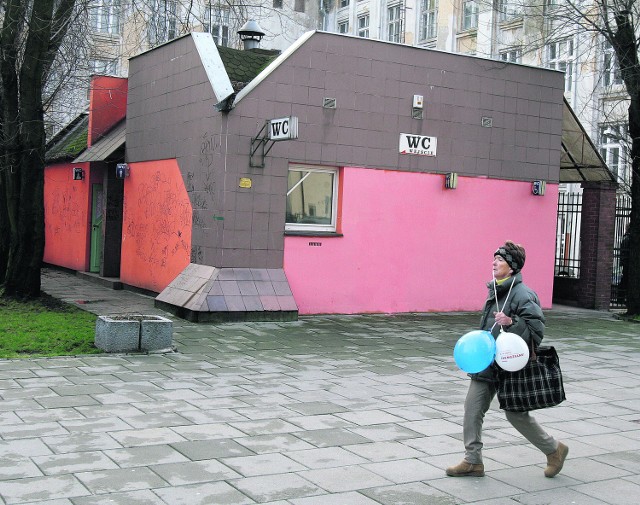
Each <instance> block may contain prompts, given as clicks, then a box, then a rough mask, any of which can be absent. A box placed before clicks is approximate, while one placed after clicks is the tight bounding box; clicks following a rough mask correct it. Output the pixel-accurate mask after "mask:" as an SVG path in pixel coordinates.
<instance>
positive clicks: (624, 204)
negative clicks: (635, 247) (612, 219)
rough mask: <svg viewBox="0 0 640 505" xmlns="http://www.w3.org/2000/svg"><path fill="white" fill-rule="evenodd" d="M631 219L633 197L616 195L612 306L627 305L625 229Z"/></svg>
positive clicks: (626, 245)
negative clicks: (624, 275)
mask: <svg viewBox="0 0 640 505" xmlns="http://www.w3.org/2000/svg"><path fill="white" fill-rule="evenodd" d="M630 221H631V197H630V196H628V195H618V196H617V197H616V226H615V232H614V233H615V234H614V240H613V276H612V279H611V308H618V309H621V308H624V307H625V306H626V303H627V301H626V295H627V293H626V287H625V286H624V277H623V274H624V265H623V263H624V257H625V254H627V255H628V253H629V250H628V239H627V240H626V241H625V243H623V238H624V234H625V231H626V230H627V227H628V225H629V222H630ZM625 247H626V250H625Z"/></svg>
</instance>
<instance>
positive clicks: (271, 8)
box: [47, 0, 325, 136]
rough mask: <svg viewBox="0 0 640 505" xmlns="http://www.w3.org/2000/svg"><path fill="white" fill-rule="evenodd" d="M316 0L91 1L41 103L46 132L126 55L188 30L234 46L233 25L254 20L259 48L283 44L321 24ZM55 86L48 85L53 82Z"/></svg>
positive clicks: (237, 43) (125, 68)
mask: <svg viewBox="0 0 640 505" xmlns="http://www.w3.org/2000/svg"><path fill="white" fill-rule="evenodd" d="M324 15H325V12H324V10H322V9H321V0H242V1H240V0H93V1H92V2H88V5H87V6H86V10H85V11H84V12H83V13H81V14H80V15H79V17H78V26H79V27H80V28H79V31H80V32H83V31H86V33H88V36H87V37H78V40H79V39H80V38H84V39H86V40H87V42H88V43H87V44H86V46H83V47H78V46H76V45H72V46H70V47H69V48H68V49H67V51H68V52H69V53H70V54H72V55H73V56H74V57H75V58H76V61H75V63H74V65H73V73H72V75H70V76H69V75H65V76H64V78H63V79H62V80H63V81H64V83H65V85H64V91H62V92H59V93H57V98H56V99H55V100H54V101H53V102H52V103H51V104H50V105H48V108H47V132H48V134H49V136H51V135H53V134H54V133H55V132H57V131H59V130H60V129H61V128H62V127H64V126H65V125H66V124H68V123H69V121H71V120H72V119H73V118H75V117H76V115H77V114H78V113H80V112H82V111H84V110H85V109H86V108H87V107H88V105H89V83H90V78H91V76H92V75H108V76H116V77H127V76H128V72H129V59H130V58H131V57H133V56H136V55H138V54H140V53H143V52H145V51H147V50H149V49H151V48H153V47H157V46H159V45H161V44H164V43H166V42H168V41H170V40H173V39H175V38H177V37H180V36H182V35H184V34H186V33H189V32H210V33H211V34H212V35H213V39H214V41H215V43H216V44H217V45H218V46H225V47H232V48H240V47H241V45H242V43H241V40H240V37H239V35H238V30H239V29H240V28H241V27H242V26H243V25H244V24H245V23H246V22H247V21H249V20H253V21H256V22H257V23H258V24H259V26H260V28H261V29H262V31H263V32H264V37H263V41H262V47H263V48H265V49H269V50H273V51H283V50H285V49H286V48H288V47H289V46H290V45H291V44H292V43H293V42H294V41H295V40H297V39H298V38H299V37H300V36H301V35H302V34H303V33H305V32H307V31H311V30H316V29H318V28H320V27H322V26H323V24H324V22H323V20H322V18H323V17H324ZM55 86H57V84H56V85H54V86H53V87H55Z"/></svg>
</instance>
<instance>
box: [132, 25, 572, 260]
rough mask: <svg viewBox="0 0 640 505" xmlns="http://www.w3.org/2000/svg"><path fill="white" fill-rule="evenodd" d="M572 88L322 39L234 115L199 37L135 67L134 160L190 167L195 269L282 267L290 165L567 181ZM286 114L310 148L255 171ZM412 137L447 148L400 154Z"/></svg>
mask: <svg viewBox="0 0 640 505" xmlns="http://www.w3.org/2000/svg"><path fill="white" fill-rule="evenodd" d="M563 83H564V79H563V75H562V74H561V73H560V72H555V71H550V70H543V69H538V68H532V67H531V68H530V67H526V66H521V65H512V64H506V63H502V62H498V61H489V60H482V59H479V58H473V57H468V56H463V55H456V54H450V53H444V52H437V51H429V50H424V49H419V48H415V47H410V46H402V45H399V44H390V43H384V42H380V41H373V40H368V39H359V38H355V37H343V36H340V35H337V34H328V33H315V34H313V35H312V36H311V38H310V39H309V40H307V42H306V43H304V44H303V45H302V46H301V47H300V48H299V49H298V50H297V51H296V52H294V53H293V54H292V55H291V56H290V57H289V58H288V59H287V60H285V62H284V63H283V64H282V65H280V66H279V67H278V68H277V69H275V71H273V72H272V73H271V74H270V75H269V76H267V77H266V78H265V79H264V80H263V81H262V82H260V83H259V84H258V85H257V86H256V87H255V88H254V89H253V90H252V91H251V92H250V93H249V94H247V95H246V96H245V97H244V98H242V99H241V100H240V101H238V102H237V104H236V106H235V108H234V109H233V110H231V111H230V112H229V113H228V114H223V113H219V112H216V111H215V110H214V104H215V103H216V98H215V96H214V94H213V91H212V89H211V86H210V85H209V83H208V81H207V78H206V74H205V72H204V70H203V69H202V67H201V64H200V62H199V59H198V55H197V51H196V50H195V47H194V44H193V40H192V39H191V37H190V36H186V37H183V38H180V39H177V40H175V41H173V42H171V43H169V44H165V45H164V46H161V47H159V48H157V49H155V50H153V51H150V52H148V53H145V54H143V55H141V56H139V57H136V58H133V59H132V60H131V64H130V80H129V112H128V116H127V159H128V161H129V162H135V161H147V160H153V159H161V158H174V157H175V158H177V159H178V163H179V166H180V169H181V170H182V173H183V176H184V177H185V181H186V182H185V184H186V187H187V191H188V192H189V195H190V197H191V200H192V204H193V208H194V213H193V217H194V221H193V222H194V227H193V249H194V251H193V252H194V254H193V261H194V262H196V263H201V264H206V265H211V266H216V267H221V268H222V267H226V268H232V267H251V268H282V264H283V251H284V236H283V232H284V221H285V198H286V197H285V194H286V188H287V170H288V163H289V162H297V163H310V164H318V165H326V166H346V165H351V166H364V167H369V168H373V169H388V170H407V171H420V172H440V173H445V172H451V171H453V172H458V173H459V174H461V175H471V176H486V177H495V178H506V179H515V180H527V181H531V180H535V179H544V180H547V181H552V182H553V181H558V178H559V166H560V145H561V134H562V106H563V101H562V95H563ZM414 94H419V95H423V96H424V104H425V106H424V119H422V120H417V119H412V117H411V106H412V99H413V95H414ZM324 97H331V98H335V99H336V100H337V108H336V109H335V110H332V109H323V108H322V99H323V98H324ZM286 116H297V117H298V119H299V139H298V140H293V141H286V142H279V143H277V144H276V145H275V146H274V147H273V149H272V150H271V152H270V153H269V156H268V157H267V159H266V160H265V167H264V168H252V167H250V166H249V149H250V145H251V138H252V137H255V136H256V135H257V133H258V131H259V130H260V128H261V127H262V126H263V124H264V122H265V121H266V120H268V119H273V118H278V117H286ZM483 116H487V117H491V118H492V120H493V127H492V128H483V127H482V126H481V118H482V117H483ZM400 133H413V134H418V135H432V136H435V137H437V138H438V151H437V157H425V156H412V155H400V154H399V152H398V151H399V149H398V144H399V136H400ZM203 149H204V150H205V152H204V153H203ZM207 149H209V150H208V151H207ZM241 177H246V178H250V179H251V181H252V187H251V188H250V189H247V188H240V187H239V185H238V183H239V179H240V178H241Z"/></svg>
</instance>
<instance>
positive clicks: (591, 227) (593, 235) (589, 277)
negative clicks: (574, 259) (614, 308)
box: [577, 182, 616, 310]
mask: <svg viewBox="0 0 640 505" xmlns="http://www.w3.org/2000/svg"><path fill="white" fill-rule="evenodd" d="M582 188H583V193H582V218H581V224H580V227H581V236H580V244H581V246H580V280H579V285H578V290H577V291H578V305H579V306H581V307H585V308H588V309H596V310H608V309H609V304H610V300H611V275H612V269H613V234H614V229H615V215H616V184H615V183H611V182H584V183H582Z"/></svg>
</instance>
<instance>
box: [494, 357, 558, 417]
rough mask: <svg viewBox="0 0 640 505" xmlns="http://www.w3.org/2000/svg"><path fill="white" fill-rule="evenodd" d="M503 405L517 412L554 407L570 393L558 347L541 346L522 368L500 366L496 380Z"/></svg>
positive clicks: (506, 408) (504, 408)
mask: <svg viewBox="0 0 640 505" xmlns="http://www.w3.org/2000/svg"><path fill="white" fill-rule="evenodd" d="M496 391H497V394H498V401H499V402H500V408H501V409H503V410H510V411H513V412H528V411H529V410H536V409H544V408H546V407H554V406H556V405H558V404H560V403H562V402H563V401H564V400H565V399H566V397H565V394H564V386H563V384H562V371H561V370H560V360H559V359H558V353H557V352H556V350H555V348H554V347H538V349H537V351H536V352H532V353H531V358H530V359H529V361H528V362H527V364H526V365H525V367H524V368H523V369H522V370H518V371H517V372H507V371H506V370H502V369H500V370H499V371H498V379H497V384H496Z"/></svg>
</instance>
